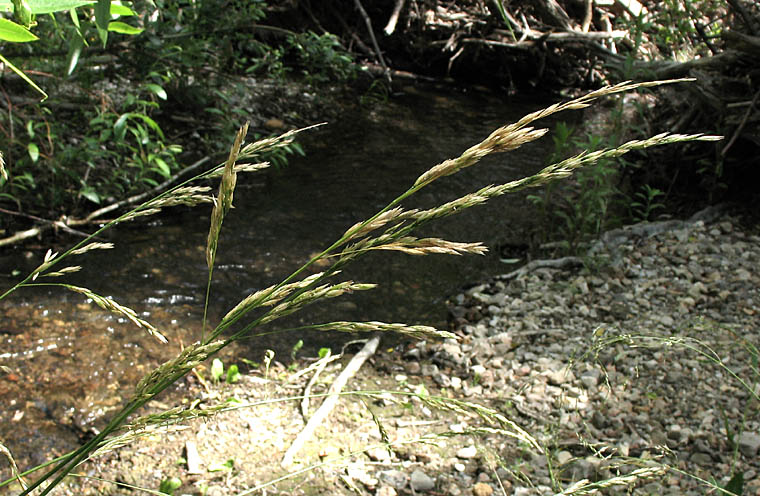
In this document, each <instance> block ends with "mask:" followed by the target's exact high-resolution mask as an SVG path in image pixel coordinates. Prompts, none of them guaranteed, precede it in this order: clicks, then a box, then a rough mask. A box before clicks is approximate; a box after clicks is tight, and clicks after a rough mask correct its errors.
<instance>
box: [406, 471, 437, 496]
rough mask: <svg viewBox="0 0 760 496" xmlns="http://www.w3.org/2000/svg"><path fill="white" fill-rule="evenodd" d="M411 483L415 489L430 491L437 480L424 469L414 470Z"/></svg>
mask: <svg viewBox="0 0 760 496" xmlns="http://www.w3.org/2000/svg"><path fill="white" fill-rule="evenodd" d="M409 484H410V485H411V487H412V489H413V490H415V491H422V492H425V491H430V490H431V489H433V488H434V487H435V481H434V480H433V479H432V478H431V477H430V476H429V475H427V474H426V473H425V472H423V471H422V470H415V471H414V472H412V476H411V477H410V480H409Z"/></svg>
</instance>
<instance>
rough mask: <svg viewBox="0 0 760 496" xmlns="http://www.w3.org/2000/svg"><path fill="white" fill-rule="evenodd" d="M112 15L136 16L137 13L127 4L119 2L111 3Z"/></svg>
mask: <svg viewBox="0 0 760 496" xmlns="http://www.w3.org/2000/svg"><path fill="white" fill-rule="evenodd" d="M111 15H112V16H125V17H129V16H134V15H137V14H136V13H135V11H134V10H132V9H130V8H129V7H127V6H126V5H121V4H119V3H112V4H111Z"/></svg>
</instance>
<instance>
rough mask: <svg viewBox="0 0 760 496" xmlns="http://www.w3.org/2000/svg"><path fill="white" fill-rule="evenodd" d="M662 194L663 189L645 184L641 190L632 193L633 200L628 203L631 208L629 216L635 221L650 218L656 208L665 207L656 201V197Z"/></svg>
mask: <svg viewBox="0 0 760 496" xmlns="http://www.w3.org/2000/svg"><path fill="white" fill-rule="evenodd" d="M664 195H665V193H664V192H663V191H660V190H659V189H657V188H653V187H651V186H649V185H648V184H645V185H644V186H643V187H642V188H641V191H637V192H636V193H635V194H634V198H633V200H632V201H631V202H630V203H629V204H628V205H629V207H630V208H631V217H632V218H633V219H634V220H637V221H647V220H650V219H651V217H652V214H653V213H654V212H655V211H656V210H659V209H661V208H665V205H664V204H663V203H660V202H659V201H657V198H659V197H661V196H664Z"/></svg>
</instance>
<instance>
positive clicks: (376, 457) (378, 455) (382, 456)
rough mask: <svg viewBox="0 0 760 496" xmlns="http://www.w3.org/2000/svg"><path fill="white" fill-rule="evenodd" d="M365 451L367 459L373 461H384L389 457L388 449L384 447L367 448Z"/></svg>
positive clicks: (388, 459)
mask: <svg viewBox="0 0 760 496" xmlns="http://www.w3.org/2000/svg"><path fill="white" fill-rule="evenodd" d="M366 453H367V456H368V457H369V459H370V460H372V461H373V462H386V461H390V459H391V454H390V453H388V450H387V449H385V448H379V447H378V448H372V449H370V450H367V452H366Z"/></svg>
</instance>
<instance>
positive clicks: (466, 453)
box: [457, 446, 478, 460]
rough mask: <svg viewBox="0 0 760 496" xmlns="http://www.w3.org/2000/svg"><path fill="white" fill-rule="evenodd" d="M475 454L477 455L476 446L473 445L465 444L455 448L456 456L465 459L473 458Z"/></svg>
mask: <svg viewBox="0 0 760 496" xmlns="http://www.w3.org/2000/svg"><path fill="white" fill-rule="evenodd" d="M476 456H478V448H476V447H475V446H466V447H464V448H460V449H458V450H457V458H463V459H465V460H467V459H469V458H475V457H476Z"/></svg>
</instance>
